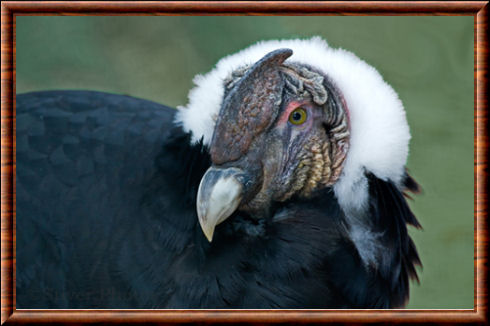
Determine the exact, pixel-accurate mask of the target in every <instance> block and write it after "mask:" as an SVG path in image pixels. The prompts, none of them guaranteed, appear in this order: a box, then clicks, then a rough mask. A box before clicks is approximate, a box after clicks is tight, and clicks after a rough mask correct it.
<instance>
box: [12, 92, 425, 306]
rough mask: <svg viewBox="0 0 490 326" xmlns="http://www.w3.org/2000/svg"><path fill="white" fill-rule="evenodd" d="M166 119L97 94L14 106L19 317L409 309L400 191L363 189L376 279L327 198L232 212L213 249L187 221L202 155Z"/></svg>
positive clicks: (51, 95) (413, 257) (26, 99)
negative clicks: (381, 260)
mask: <svg viewBox="0 0 490 326" xmlns="http://www.w3.org/2000/svg"><path fill="white" fill-rule="evenodd" d="M174 112H175V111H174V110H173V109H170V108H167V107H164V106H162V105H159V104H156V103H152V102H149V101H145V100H140V99H135V98H131V97H127V96H119V95H111V94H105V93H97V92H82V91H60V92H39V93H30V94H24V95H18V96H17V101H16V114H17V122H16V126H17V148H16V150H17V157H16V159H17V165H16V187H17V188H16V191H17V194H16V196H17V201H16V203H17V206H16V209H17V211H16V222H17V247H16V248H17V251H16V259H17V265H16V266H17V269H16V272H17V275H16V287H17V292H16V294H17V303H16V305H17V308H389V307H397V306H401V305H403V303H404V302H405V300H406V299H407V296H408V279H409V278H410V277H415V276H416V273H415V269H414V266H415V265H416V264H418V263H419V260H418V256H417V253H416V250H415V247H414V245H413V242H412V241H411V239H410V237H409V236H408V234H407V228H406V223H409V224H412V225H415V226H418V223H417V221H416V219H415V217H414V216H413V214H412V213H411V211H410V209H409V207H408V205H407V203H406V201H405V199H404V198H403V195H402V193H401V192H400V191H399V190H398V189H397V187H395V186H394V185H393V184H392V183H390V182H389V181H383V180H380V179H378V178H376V177H375V176H374V175H369V177H368V179H369V191H370V194H371V196H372V198H373V200H371V202H370V203H371V204H370V211H371V212H372V215H373V216H374V217H375V219H374V222H373V223H374V225H375V229H376V231H380V232H382V233H383V238H382V239H381V241H382V243H383V245H385V246H386V247H387V248H389V255H388V257H387V258H386V264H385V265H382V266H381V267H380V268H379V269H376V268H373V267H370V266H366V265H364V263H363V262H362V260H361V259H360V257H359V255H358V253H357V251H356V248H355V246H354V244H353V243H352V241H351V240H350V238H349V236H348V234H347V231H346V226H345V216H344V214H343V212H342V210H341V209H340V207H339V204H338V203H337V201H336V200H335V198H334V194H333V191H332V190H331V188H329V187H327V188H325V189H323V190H321V191H318V192H317V193H315V194H314V195H312V196H311V197H309V198H303V197H299V196H295V197H293V198H291V199H290V200H289V201H287V202H286V203H274V206H273V207H272V208H271V209H272V211H273V214H271V216H272V217H271V218H268V219H260V220H257V219H254V218H251V217H250V216H248V215H247V214H246V213H243V212H235V213H234V214H233V215H232V216H231V217H230V218H228V219H227V220H226V221H225V222H223V223H222V224H220V225H218V226H217V229H216V233H215V236H214V239H213V242H212V243H209V242H208V241H207V240H206V238H205V237H204V235H203V233H202V231H201V229H200V227H199V222H198V218H197V215H196V209H195V203H196V193H197V188H198V186H199V183H200V181H201V178H202V176H203V175H204V173H205V172H206V170H207V169H208V168H209V167H210V165H211V161H210V156H209V154H208V148H207V147H206V146H204V145H203V144H202V142H199V143H196V144H192V143H191V142H190V136H191V135H190V134H188V133H185V132H183V131H182V129H181V128H180V127H175V126H174V125H173V123H172V120H173V117H174ZM406 183H407V187H408V188H409V189H411V190H414V189H415V184H414V183H413V180H412V179H411V178H409V177H407V182H406Z"/></svg>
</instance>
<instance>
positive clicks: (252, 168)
mask: <svg viewBox="0 0 490 326" xmlns="http://www.w3.org/2000/svg"><path fill="white" fill-rule="evenodd" d="M291 54H292V51H291V50H289V49H279V50H276V51H273V52H271V53H269V54H267V55H266V56H265V57H264V58H262V59H261V60H259V61H258V62H257V63H255V64H254V65H252V66H248V67H242V68H241V69H238V70H237V71H235V72H234V73H233V74H232V76H231V77H230V78H229V79H228V80H227V81H226V82H225V87H226V90H225V96H224V100H223V104H222V107H221V110H220V113H219V116H218V119H217V122H216V126H215V130H214V134H213V139H212V141H211V145H210V153H211V160H212V162H213V166H212V167H211V168H210V169H209V170H208V172H207V173H206V174H205V175H204V177H203V179H202V181H201V186H200V188H199V193H198V203H197V210H198V216H199V221H200V223H201V226H202V227H203V231H204V233H205V234H206V236H207V237H208V239H209V240H210V241H211V239H212V234H213V232H214V227H215V226H216V225H217V224H218V223H220V222H222V221H223V220H225V219H226V218H227V217H228V216H229V215H231V214H232V213H233V211H234V210H235V209H239V210H242V211H246V212H247V213H249V215H250V216H252V217H254V218H265V217H268V216H269V214H270V207H271V203H272V202H285V201H287V200H288V199H290V198H291V197H292V196H303V197H308V196H311V195H312V194H313V193H314V192H315V191H316V190H319V189H323V188H325V187H328V186H331V185H333V184H334V183H335V182H336V181H337V179H338V178H339V175H340V173H341V171H342V166H343V163H344V160H345V156H346V153H347V149H348V138H349V128H348V115H347V110H346V107H345V104H344V102H343V100H342V97H341V94H339V92H338V91H337V90H336V88H335V86H334V85H333V84H332V82H331V81H329V80H328V78H326V76H324V75H322V74H321V73H320V72H319V71H316V70H314V68H312V67H308V66H306V65H302V64H297V63H285V62H284V61H285V60H286V59H287V58H288V57H289V56H291ZM298 110H299V111H301V114H300V115H299V116H298V112H297V111H298ZM298 117H301V118H302V119H300V120H301V121H299V122H300V123H298V121H296V120H295V118H298Z"/></svg>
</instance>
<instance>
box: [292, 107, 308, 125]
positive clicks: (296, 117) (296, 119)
mask: <svg viewBox="0 0 490 326" xmlns="http://www.w3.org/2000/svg"><path fill="white" fill-rule="evenodd" d="M307 116H308V115H307V114H306V110H305V109H303V108H302V107H299V108H296V109H294V110H293V112H291V114H289V122H291V123H292V124H293V125H300V124H303V123H304V122H305V121H306V117H307Z"/></svg>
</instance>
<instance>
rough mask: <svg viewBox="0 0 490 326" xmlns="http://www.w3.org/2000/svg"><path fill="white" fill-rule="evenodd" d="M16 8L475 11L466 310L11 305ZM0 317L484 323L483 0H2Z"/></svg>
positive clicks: (26, 11) (84, 11) (27, 11)
mask: <svg viewBox="0 0 490 326" xmlns="http://www.w3.org/2000/svg"><path fill="white" fill-rule="evenodd" d="M17 15H351V16H355V15H465V16H470V15H471V16H473V17H474V40H475V43H474V60H475V61H474V62H475V65H474V86H475V87H474V100H475V110H474V112H475V114H474V181H475V189H474V194H475V199H474V213H475V215H474V219H475V220H474V222H475V223H474V225H475V232H474V266H475V269H474V273H475V286H474V289H475V293H474V309H472V310H24V309H22V310H16V308H15V239H16V235H15V230H16V228H15V167H16V166H15V144H16V143H15V22H16V16H17ZM1 17H2V23H1V54H2V57H1V178H2V179H1V243H2V248H1V258H2V260H1V278H2V280H1V323H2V324H4V323H9V324H11V323H14V324H16V323H48V322H61V323H84V322H90V323H94V322H112V323H122V322H124V323H126V322H157V323H179V322H208V323H209V322H228V323H230V322H260V323H278V322H301V323H308V322H342V323H348V322H354V323H360V322H370V323H374V322H396V323H416V322H441V323H459V322H465V323H468V322H473V323H479V324H486V323H488V321H489V320H488V317H487V313H488V308H487V304H488V301H487V300H488V299H487V296H488V290H487V286H488V280H487V277H486V275H487V273H488V268H487V264H488V239H489V237H488V224H487V217H488V216H487V194H486V190H485V189H486V185H487V177H488V175H487V173H488V172H487V170H488V156H487V154H488V149H487V148H488V136H487V133H488V128H487V123H488V113H487V108H488V104H487V95H486V94H487V91H488V90H487V78H488V77H487V76H488V1H471V2H466V1H452V2H444V1H410V2H401V1H400V2H398V1H332V2H324V1H322V2H317V1H307V2H298V1H295V2H287V1H280V2H272V1H263V2H251V1H237V2H220V1H207V2H198V1H185V2H178V1H171V2H148V1H146V2H136V1H130V2H129V1H128V2H116V1H107V2H104V1H93V2H82V1H53V2H41V1H37V2H21V1H5V2H2V4H1Z"/></svg>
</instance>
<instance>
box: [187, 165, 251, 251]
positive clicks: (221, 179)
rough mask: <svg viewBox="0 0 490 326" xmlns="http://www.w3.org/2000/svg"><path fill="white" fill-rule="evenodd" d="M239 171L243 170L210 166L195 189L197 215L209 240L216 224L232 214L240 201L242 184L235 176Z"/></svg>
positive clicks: (211, 238)
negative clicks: (197, 188) (196, 189)
mask: <svg viewBox="0 0 490 326" xmlns="http://www.w3.org/2000/svg"><path fill="white" fill-rule="evenodd" d="M239 173H243V171H242V170H240V169H237V168H228V169H217V168H214V167H211V168H209V169H208V171H206V173H205V174H204V176H203V178H202V180H201V183H200V185H199V190H198V191H197V201H196V208H197V216H198V219H199V224H200V225H201V229H202V231H203V233H204V235H205V236H206V238H207V239H208V241H209V242H211V241H212V240H213V234H214V229H215V228H216V225H218V224H219V223H221V222H223V221H224V220H226V219H227V218H228V217H229V216H230V215H231V214H233V212H234V211H235V210H236V209H237V207H238V206H239V204H240V202H241V199H242V192H243V186H242V184H241V182H239V181H238V180H237V178H236V176H237V175H238V174H239Z"/></svg>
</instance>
